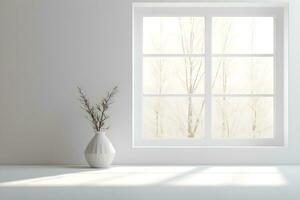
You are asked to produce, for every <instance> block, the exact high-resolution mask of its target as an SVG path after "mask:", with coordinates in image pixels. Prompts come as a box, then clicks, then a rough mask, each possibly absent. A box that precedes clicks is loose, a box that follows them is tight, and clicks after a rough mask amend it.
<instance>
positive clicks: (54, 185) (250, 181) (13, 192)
mask: <svg viewBox="0 0 300 200" xmlns="http://www.w3.org/2000/svg"><path fill="white" fill-rule="evenodd" d="M0 199H1V200H15V199H16V200H18V199H20V200H21V199H22V200H27V199H28V200H35V199H39V200H40V199H42V200H48V199H55V200H56V199H58V200H60V199H62V200H67V199H72V200H77V199H78V200H79V199H84V200H86V199H87V200H89V199H103V200H110V199H116V200H119V199H122V200H123V199H125V200H127V199H130V200H135V199H137V200H142V199H147V200H148V199H149V200H150V199H151V200H152V199H155V200H156V199H172V200H177V199H185V200H189V199H197V200H201V199H204V200H209V199H212V200H218V199H222V200H223V199H228V200H234V199H239V200H248V199H249V200H250V199H251V200H252V199H253V200H254V199H255V200H259V199H262V200H277V199H278V200H289V199H295V200H300V166H113V167H111V168H108V169H93V168H87V167H83V166H0Z"/></svg>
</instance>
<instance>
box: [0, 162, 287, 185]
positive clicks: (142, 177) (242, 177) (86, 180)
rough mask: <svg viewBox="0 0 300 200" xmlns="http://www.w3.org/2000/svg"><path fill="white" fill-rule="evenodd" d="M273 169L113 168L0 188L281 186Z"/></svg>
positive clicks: (3, 183) (284, 180)
mask: <svg viewBox="0 0 300 200" xmlns="http://www.w3.org/2000/svg"><path fill="white" fill-rule="evenodd" d="M0 178H1V177H0ZM284 185H287V181H286V179H285V177H284V176H283V175H282V174H281V173H280V171H279V170H278V169H277V168H276V167H244V166H243V167H229V166H228V167H226V166H224V167H223V166H222V167H203V166H202V167H191V166H182V167H181V166H180V167H179V166H177V167H176V166H174V167H170V166H163V167H159V166H153V167H113V168H110V169H106V170H94V171H82V172H75V173H68V172H67V169H66V173H65V174H60V175H53V176H45V177H37V178H29V179H23V180H15V181H4V182H2V181H1V179H0V187H59V186H67V187H68V186H69V187H72V186H86V187H89V186H90V187H93V186H94V187H97V186H99V187H101V186H102V187H105V186H121V187H122V186H124V187H126V186H284Z"/></svg>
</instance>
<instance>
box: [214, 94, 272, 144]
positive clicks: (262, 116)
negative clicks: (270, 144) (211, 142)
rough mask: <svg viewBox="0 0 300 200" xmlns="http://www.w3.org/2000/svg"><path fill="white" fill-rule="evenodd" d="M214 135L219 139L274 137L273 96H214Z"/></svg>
mask: <svg viewBox="0 0 300 200" xmlns="http://www.w3.org/2000/svg"><path fill="white" fill-rule="evenodd" d="M212 108H213V109H212V110H213V117H212V135H213V138H217V139H226V138H228V139H232V138H234V139H237V138H239V139H240V138H272V137H273V98H272V97H214V98H213V106H212Z"/></svg>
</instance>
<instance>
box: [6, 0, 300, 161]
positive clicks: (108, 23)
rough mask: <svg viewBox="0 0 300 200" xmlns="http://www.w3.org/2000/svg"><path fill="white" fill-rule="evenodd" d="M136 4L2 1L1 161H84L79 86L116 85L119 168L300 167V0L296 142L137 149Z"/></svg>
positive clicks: (118, 0)
mask: <svg viewBox="0 0 300 200" xmlns="http://www.w3.org/2000/svg"><path fill="white" fill-rule="evenodd" d="M131 3H132V0H1V1H0V95H1V97H0V164H82V163H85V161H84V157H83V150H84V147H85V146H86V144H87V143H88V141H89V139H90V138H91V136H92V134H93V132H92V129H91V128H90V124H88V122H87V121H86V120H85V118H84V117H83V113H82V112H81V110H80V108H79V103H78V101H77V98H78V94H77V91H76V86H77V85H79V86H82V87H83V88H84V89H86V92H87V93H88V94H89V95H90V96H91V98H94V100H95V98H100V97H101V95H103V94H104V91H105V90H107V89H109V88H111V87H112V86H114V85H115V84H118V85H119V86H120V93H119V94H118V96H117V100H116V103H115V104H114V105H113V107H112V113H111V127H112V128H111V130H110V131H109V136H110V138H111V140H112V142H113V143H114V145H115V146H116V149H117V157H116V162H115V163H118V164H124V163H126V164H174V163H177V164H195V163H196V164H207V163H209V164H234V163H236V164H276V163H277V164H283V163H284V164H294V163H300V155H299V153H298V152H300V120H299V114H300V90H299V85H300V75H299V73H300V67H299V66H300V56H299V55H298V52H299V51H298V48H299V46H300V37H299V35H300V12H299V10H300V2H299V1H296V0H293V1H291V2H290V27H291V28H290V48H289V146H288V147H286V148H264V149H257V148H255V149H252V148H244V149H235V148H226V149H223V148H215V149H205V148H203V149H201V148H200V149H132V148H131V131H132V127H131V124H132V120H131V114H132V108H131V100H132V98H131V94H132V90H131V76H132V74H131V73H132V71H131V67H132V54H131V48H132V45H131V44H132V38H131V37H132V36H131V32H132V24H131V22H132V18H131V6H132V5H131Z"/></svg>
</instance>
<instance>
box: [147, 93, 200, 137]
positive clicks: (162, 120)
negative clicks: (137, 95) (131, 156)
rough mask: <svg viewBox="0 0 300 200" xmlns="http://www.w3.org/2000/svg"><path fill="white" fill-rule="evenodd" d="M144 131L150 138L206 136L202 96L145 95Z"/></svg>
mask: <svg viewBox="0 0 300 200" xmlns="http://www.w3.org/2000/svg"><path fill="white" fill-rule="evenodd" d="M143 104H144V106H143V133H144V137H146V138H148V139H155V138H162V139H180V138H199V137H203V136H204V134H203V133H204V131H203V127H204V124H203V114H204V101H203V98H201V97H190V98H189V97H144V103H143Z"/></svg>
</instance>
